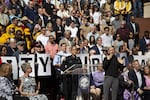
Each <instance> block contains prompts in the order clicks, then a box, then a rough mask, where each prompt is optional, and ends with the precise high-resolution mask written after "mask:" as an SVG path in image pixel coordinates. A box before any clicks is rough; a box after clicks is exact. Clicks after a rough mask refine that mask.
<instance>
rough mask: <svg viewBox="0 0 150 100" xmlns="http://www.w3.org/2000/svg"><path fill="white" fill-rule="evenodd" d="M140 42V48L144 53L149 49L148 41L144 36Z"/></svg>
mask: <svg viewBox="0 0 150 100" xmlns="http://www.w3.org/2000/svg"><path fill="white" fill-rule="evenodd" d="M139 44H140V50H141V51H142V53H143V54H144V53H145V52H146V51H147V47H146V46H147V45H146V41H145V39H144V37H143V38H142V39H140V41H139Z"/></svg>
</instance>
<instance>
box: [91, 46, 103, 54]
mask: <svg viewBox="0 0 150 100" xmlns="http://www.w3.org/2000/svg"><path fill="white" fill-rule="evenodd" d="M91 50H95V52H96V54H100V52H101V51H99V49H98V47H97V45H94V46H93V47H92V48H91Z"/></svg>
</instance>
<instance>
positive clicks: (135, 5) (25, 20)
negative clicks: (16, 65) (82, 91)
mask: <svg viewBox="0 0 150 100" xmlns="http://www.w3.org/2000/svg"><path fill="white" fill-rule="evenodd" d="M137 17H140V18H142V17H143V0H1V1H0V57H3V56H15V57H16V59H17V61H19V55H20V54H42V53H45V54H48V55H49V56H50V59H51V67H52V69H51V70H52V75H51V76H45V77H38V76H36V77H35V78H33V77H31V76H30V75H29V74H30V73H31V72H32V68H31V65H30V64H29V63H24V64H22V65H21V68H22V69H20V70H23V72H24V75H23V76H22V77H20V78H18V80H17V82H13V79H12V78H11V73H12V66H13V65H10V64H6V63H3V61H1V63H2V64H1V66H0V97H1V99H2V100H3V99H4V100H5V99H6V100H20V99H25V100H37V99H38V100H60V98H61V99H62V98H64V100H76V97H77V96H76V95H77V91H78V90H77V88H72V86H74V87H77V86H78V79H77V77H76V76H74V77H70V76H63V77H62V76H61V75H60V74H61V73H64V71H66V70H67V69H68V68H69V67H71V66H72V65H74V64H82V62H81V59H80V58H79V57H77V54H89V55H100V56H102V60H103V63H100V64H99V66H98V68H97V71H95V72H91V77H92V78H91V79H90V86H89V89H90V90H89V94H92V96H91V97H89V98H92V99H94V100H101V99H104V100H109V99H111V100H150V97H149V94H150V77H149V75H150V60H148V61H147V62H146V63H145V65H144V67H143V66H142V67H141V65H140V62H139V61H138V60H136V59H134V57H133V56H134V55H148V54H149V52H150V33H149V31H148V30H145V31H144V33H142V34H143V37H140V36H139V34H140V26H139V24H138V23H137V22H136V18H137ZM121 53H123V54H125V55H126V58H125V59H124V58H121V57H120V54H121ZM79 68H81V66H79ZM68 73H69V72H68ZM70 80H76V81H75V82H73V83H72V84H71V81H70ZM15 81H16V80H15ZM5 84H6V87H5ZM62 84H63V89H62V86H61V85H62ZM63 90H64V91H63ZM71 91H72V92H71ZM16 92H19V95H16ZM134 92H135V93H134ZM14 94H15V95H14ZM109 95H111V96H109ZM111 97H112V98H111ZM82 98H83V99H84V100H88V99H89V98H87V97H86V95H85V96H83V97H82ZM133 98H134V99H133Z"/></svg>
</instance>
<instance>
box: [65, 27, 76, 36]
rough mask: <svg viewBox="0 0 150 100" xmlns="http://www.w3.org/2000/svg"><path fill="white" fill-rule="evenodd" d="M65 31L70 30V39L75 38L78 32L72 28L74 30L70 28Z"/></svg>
mask: <svg viewBox="0 0 150 100" xmlns="http://www.w3.org/2000/svg"><path fill="white" fill-rule="evenodd" d="M66 30H70V31H71V37H73V38H74V37H77V32H78V28H77V27H74V28H72V27H70V26H69V27H68V28H67V29H66Z"/></svg>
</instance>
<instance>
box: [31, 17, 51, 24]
mask: <svg viewBox="0 0 150 100" xmlns="http://www.w3.org/2000/svg"><path fill="white" fill-rule="evenodd" d="M39 19H41V17H40V16H39V15H36V16H35V19H34V23H35V24H37V23H38V20H39ZM41 20H42V19H41ZM43 20H44V25H45V26H46V25H47V22H48V17H47V16H45V15H43Z"/></svg>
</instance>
